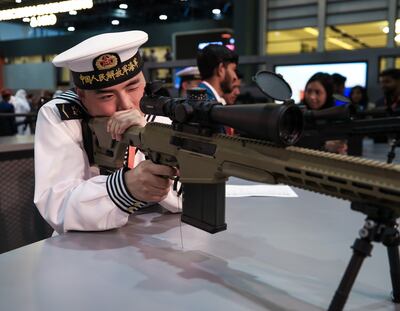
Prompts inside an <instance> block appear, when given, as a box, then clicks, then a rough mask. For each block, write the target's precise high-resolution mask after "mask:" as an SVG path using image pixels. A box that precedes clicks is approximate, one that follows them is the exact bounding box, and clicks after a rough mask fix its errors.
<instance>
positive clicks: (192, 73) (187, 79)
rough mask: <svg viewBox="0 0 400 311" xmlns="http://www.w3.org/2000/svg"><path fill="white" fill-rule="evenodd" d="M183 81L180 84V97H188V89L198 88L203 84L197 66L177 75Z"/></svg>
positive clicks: (185, 69) (183, 70)
mask: <svg viewBox="0 0 400 311" xmlns="http://www.w3.org/2000/svg"><path fill="white" fill-rule="evenodd" d="M176 76H177V77H179V78H180V79H181V81H180V83H179V97H186V91H187V90H188V89H191V88H194V87H197V86H198V85H199V83H200V82H201V76H200V72H199V68H197V67H195V66H190V67H186V68H184V69H182V70H180V71H178V72H177V73H176Z"/></svg>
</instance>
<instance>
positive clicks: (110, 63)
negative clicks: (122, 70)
mask: <svg viewBox="0 0 400 311" xmlns="http://www.w3.org/2000/svg"><path fill="white" fill-rule="evenodd" d="M118 63H119V57H118V56H117V55H115V54H103V55H100V56H98V57H96V58H95V59H94V66H95V68H96V69H97V70H105V69H111V68H114V67H115V66H117V65H118Z"/></svg>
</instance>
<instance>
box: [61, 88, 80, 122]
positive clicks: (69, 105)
mask: <svg viewBox="0 0 400 311" xmlns="http://www.w3.org/2000/svg"><path fill="white" fill-rule="evenodd" d="M56 98H57V99H63V100H65V101H66V103H60V104H56V106H57V109H58V111H59V112H60V116H61V120H76V119H83V118H84V117H86V116H87V112H86V111H85V109H84V108H83V107H82V103H81V101H80V99H79V96H78V94H76V93H75V92H74V91H73V90H68V91H66V92H64V93H62V94H60V95H58V96H57V97H56Z"/></svg>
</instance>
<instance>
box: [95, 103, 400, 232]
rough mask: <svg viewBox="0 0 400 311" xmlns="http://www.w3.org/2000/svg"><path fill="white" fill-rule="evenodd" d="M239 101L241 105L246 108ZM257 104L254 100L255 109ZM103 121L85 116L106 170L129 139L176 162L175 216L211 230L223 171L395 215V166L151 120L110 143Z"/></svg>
mask: <svg viewBox="0 0 400 311" xmlns="http://www.w3.org/2000/svg"><path fill="white" fill-rule="evenodd" d="M243 106H244V107H243V108H242V109H244V110H251V109H252V108H253V107H252V105H243ZM261 107H262V105H259V106H258V107H257V109H258V111H259V109H262V108H261ZM281 107H282V106H281ZM223 108H228V109H234V108H241V107H223ZM238 114H239V115H240V114H242V113H240V112H239V113H238ZM106 120H107V119H93V120H92V121H91V122H90V126H91V128H92V130H93V133H94V136H95V137H96V139H95V142H94V158H95V163H97V164H98V165H100V166H102V167H104V168H107V169H110V170H113V169H116V168H119V167H121V166H122V162H123V158H124V152H125V150H126V147H127V146H128V145H132V146H135V147H137V148H139V149H140V150H141V151H142V152H143V153H144V154H145V155H146V156H147V157H148V158H149V159H151V160H152V161H153V162H155V163H159V164H165V165H169V166H174V167H177V168H179V172H180V176H179V181H180V182H181V183H182V185H183V214H182V221H184V222H186V223H189V224H191V225H194V226H196V227H198V228H201V229H203V230H206V231H208V232H211V233H215V232H218V231H221V230H224V229H226V224H225V182H226V180H227V179H228V177H230V176H234V177H238V178H242V179H246V180H250V181H255V182H260V183H267V184H286V185H290V186H295V187H299V188H302V189H306V190H310V191H314V192H317V193H320V194H325V195H329V196H333V197H336V198H340V199H344V200H349V201H351V202H356V203H363V202H365V203H368V204H370V205H371V204H372V205H374V206H379V207H382V208H388V209H389V210H390V211H391V212H392V213H394V215H395V216H397V215H400V166H398V165H394V164H386V163H382V162H378V161H373V160H368V159H362V158H356V157H350V156H344V155H338V154H332V153H327V152H321V151H315V150H309V149H304V148H300V147H294V146H282V142H281V143H278V144H277V143H276V142H275V143H273V142H270V141H266V140H260V139H253V138H246V137H235V136H227V135H224V134H220V133H212V134H211V135H209V134H208V135H204V134H200V133H193V131H192V132H190V131H185V130H182V129H179V127H177V126H176V125H166V124H160V123H155V122H153V123H148V124H147V125H146V126H145V127H131V128H129V129H128V130H127V131H126V132H125V134H124V135H123V139H122V141H121V142H116V141H113V140H112V139H111V137H110V134H109V133H107V132H106Z"/></svg>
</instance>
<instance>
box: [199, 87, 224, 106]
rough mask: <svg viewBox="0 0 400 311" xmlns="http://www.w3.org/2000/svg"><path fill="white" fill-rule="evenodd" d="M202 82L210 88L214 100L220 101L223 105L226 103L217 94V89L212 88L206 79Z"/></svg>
mask: <svg viewBox="0 0 400 311" xmlns="http://www.w3.org/2000/svg"><path fill="white" fill-rule="evenodd" d="M202 83H203V84H205V85H206V86H207V87H208V88H209V89H210V90H211V92H212V93H213V94H214V97H215V100H216V101H217V102H220V103H221V104H222V105H224V106H225V105H226V101H225V99H224V98H223V97H221V96H219V95H218V93H217V91H216V90H215V89H214V87H213V86H212V85H211V84H210V83H208V82H207V81H202Z"/></svg>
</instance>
